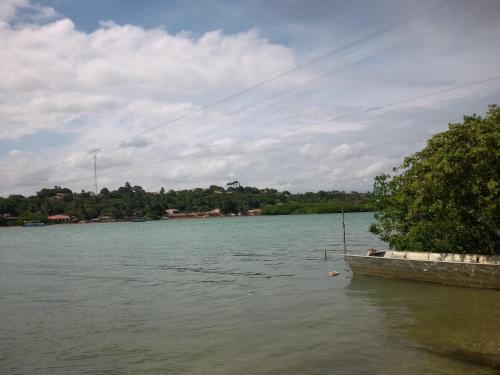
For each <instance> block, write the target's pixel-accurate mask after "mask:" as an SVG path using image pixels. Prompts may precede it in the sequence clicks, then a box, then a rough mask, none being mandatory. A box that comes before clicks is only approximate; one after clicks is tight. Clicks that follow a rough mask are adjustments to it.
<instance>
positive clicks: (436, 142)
mask: <svg viewBox="0 0 500 375" xmlns="http://www.w3.org/2000/svg"><path fill="white" fill-rule="evenodd" d="M499 201H500V108H499V107H498V106H496V105H492V106H490V107H489V109H488V111H487V113H486V115H485V116H484V117H481V116H478V115H472V116H465V117H464V121H463V123H456V124H450V125H449V129H448V130H447V131H445V132H442V133H439V134H436V135H434V136H433V137H431V138H430V139H429V141H428V142H427V146H426V147H425V148H424V149H423V150H422V151H420V152H417V153H415V154H413V155H411V156H409V157H407V158H405V160H404V161H403V163H402V164H401V165H400V166H399V167H397V168H394V174H393V175H392V176H391V175H388V174H384V175H380V176H377V177H376V178H375V184H374V191H373V196H372V202H373V207H374V209H375V210H376V211H377V213H376V223H375V224H374V225H372V226H371V228H370V230H371V231H372V232H374V233H376V234H378V235H379V236H380V238H381V239H382V240H384V241H387V242H388V243H389V245H390V246H391V248H395V249H398V250H411V251H431V252H454V253H480V254H499V253H500V205H499Z"/></svg>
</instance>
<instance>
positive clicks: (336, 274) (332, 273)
mask: <svg viewBox="0 0 500 375" xmlns="http://www.w3.org/2000/svg"><path fill="white" fill-rule="evenodd" d="M338 275H339V273H338V272H337V271H330V272H328V276H338Z"/></svg>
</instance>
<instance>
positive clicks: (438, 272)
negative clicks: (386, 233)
mask: <svg viewBox="0 0 500 375" xmlns="http://www.w3.org/2000/svg"><path fill="white" fill-rule="evenodd" d="M345 257H346V260H347V262H348V263H349V265H350V266H351V269H352V272H354V273H358V274H362V275H371V276H381V277H387V278H397V279H406V280H417V281H427V282H433V283H439V284H445V285H458V286H466V287H474V288H491V289H500V256H487V255H476V254H450V253H425V252H411V251H381V250H374V249H370V250H369V251H368V254H367V255H353V254H346V255H345Z"/></svg>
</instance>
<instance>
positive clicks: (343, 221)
mask: <svg viewBox="0 0 500 375" xmlns="http://www.w3.org/2000/svg"><path fill="white" fill-rule="evenodd" d="M342 228H343V229H344V254H345V253H347V246H346V243H345V220H344V207H342Z"/></svg>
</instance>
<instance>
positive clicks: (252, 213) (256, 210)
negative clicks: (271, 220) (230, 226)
mask: <svg viewBox="0 0 500 375" xmlns="http://www.w3.org/2000/svg"><path fill="white" fill-rule="evenodd" d="M261 212H262V209H261V208H254V209H252V210H248V211H247V215H248V216H257V215H260V213H261Z"/></svg>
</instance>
